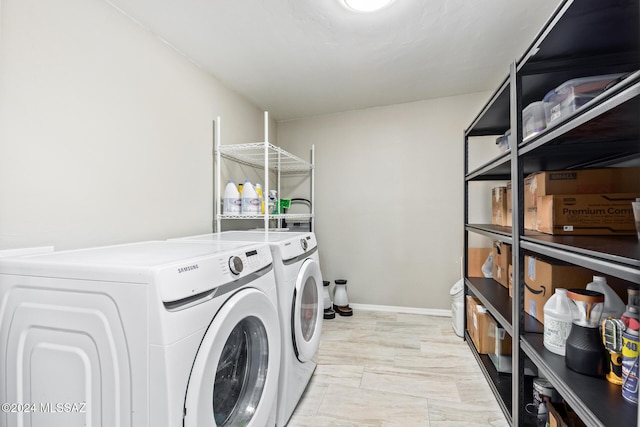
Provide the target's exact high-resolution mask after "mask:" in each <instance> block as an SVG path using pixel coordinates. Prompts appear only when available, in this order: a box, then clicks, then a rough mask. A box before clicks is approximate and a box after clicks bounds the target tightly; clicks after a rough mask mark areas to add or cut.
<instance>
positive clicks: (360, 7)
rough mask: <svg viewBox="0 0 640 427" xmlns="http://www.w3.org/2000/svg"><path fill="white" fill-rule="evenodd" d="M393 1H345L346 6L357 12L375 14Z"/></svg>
mask: <svg viewBox="0 0 640 427" xmlns="http://www.w3.org/2000/svg"><path fill="white" fill-rule="evenodd" d="M392 1H393V0H344V4H346V5H347V7H349V8H350V9H353V10H355V11H357V12H374V11H376V10H380V9H382V8H383V7H385V6H387V5H388V4H389V3H391V2H392Z"/></svg>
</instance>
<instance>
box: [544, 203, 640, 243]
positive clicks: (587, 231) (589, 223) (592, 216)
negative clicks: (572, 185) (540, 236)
mask: <svg viewBox="0 0 640 427" xmlns="http://www.w3.org/2000/svg"><path fill="white" fill-rule="evenodd" d="M636 197H640V193H610V194H563V195H555V196H553V195H552V196H542V197H538V202H537V204H538V208H537V213H536V218H537V219H536V222H537V227H536V229H537V231H541V232H543V233H548V234H572V235H603V234H604V235H627V234H629V235H635V234H636V226H635V220H634V217H633V207H632V206H631V202H633V201H634V200H635V199H636Z"/></svg>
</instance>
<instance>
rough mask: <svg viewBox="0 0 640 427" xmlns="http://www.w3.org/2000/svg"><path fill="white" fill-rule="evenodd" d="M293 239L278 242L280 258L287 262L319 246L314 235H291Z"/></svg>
mask: <svg viewBox="0 0 640 427" xmlns="http://www.w3.org/2000/svg"><path fill="white" fill-rule="evenodd" d="M291 234H292V236H291V239H289V240H284V241H281V242H278V251H279V252H280V258H282V260H284V261H287V260H290V259H293V258H296V257H299V256H300V255H303V254H305V253H307V252H309V251H312V250H313V249H315V248H316V247H317V245H318V243H317V242H316V236H315V234H313V233H291Z"/></svg>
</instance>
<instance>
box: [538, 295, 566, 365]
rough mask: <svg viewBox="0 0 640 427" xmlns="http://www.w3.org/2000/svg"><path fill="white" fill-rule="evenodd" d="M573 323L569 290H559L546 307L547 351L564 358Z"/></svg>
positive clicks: (545, 339) (544, 339)
mask: <svg viewBox="0 0 640 427" xmlns="http://www.w3.org/2000/svg"><path fill="white" fill-rule="evenodd" d="M571 323H572V317H571V302H570V301H569V297H568V296H567V290H566V289H562V288H558V289H556V291H555V293H554V294H553V295H551V298H549V300H548V301H547V302H546V303H545V305H544V337H543V343H544V346H545V348H546V349H547V350H549V351H550V352H552V353H555V354H559V355H560V356H564V354H565V348H566V343H567V337H568V336H569V332H571Z"/></svg>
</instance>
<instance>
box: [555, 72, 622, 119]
mask: <svg viewBox="0 0 640 427" xmlns="http://www.w3.org/2000/svg"><path fill="white" fill-rule="evenodd" d="M624 75H625V74H607V75H602V76H591V77H581V78H579V79H573V80H568V81H566V82H564V83H563V84H561V85H560V86H558V87H557V88H555V89H554V90H552V91H550V92H549V93H547V94H546V95H545V97H544V99H543V101H544V102H545V103H546V105H545V118H546V122H547V126H548V125H549V124H550V123H553V122H555V121H558V120H560V119H562V118H564V117H567V116H569V115H571V114H572V113H573V112H574V111H576V110H578V109H579V108H580V107H582V106H583V105H585V104H586V103H587V102H589V101H591V100H592V99H593V98H595V97H596V96H598V95H600V94H601V93H602V92H604V91H605V90H606V89H607V88H608V87H609V85H613V84H615V83H616V82H617V81H618V80H620V79H621V78H622V77H623V76H624Z"/></svg>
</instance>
